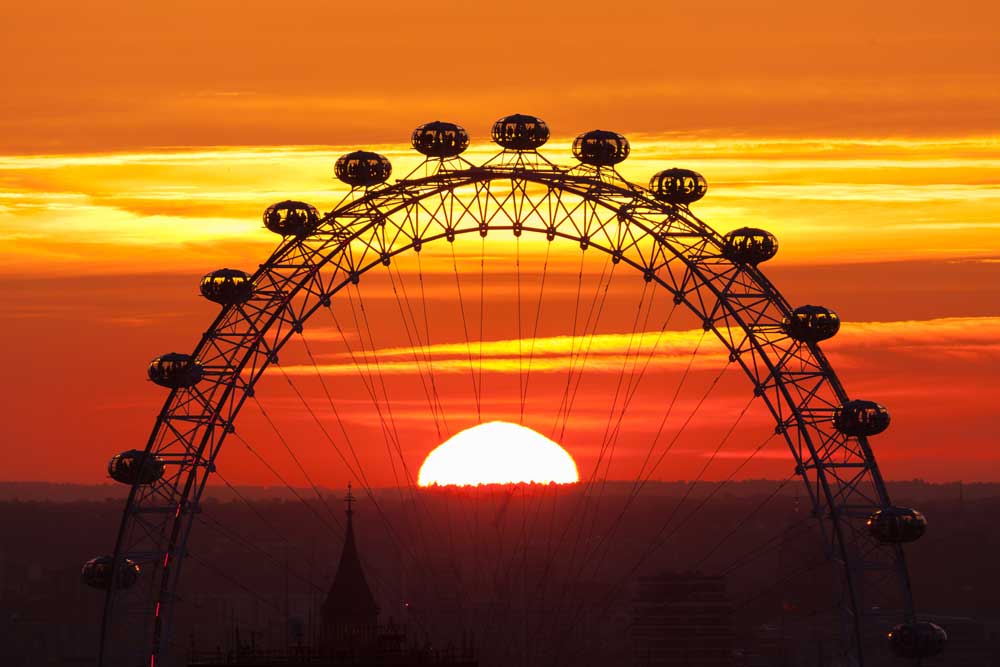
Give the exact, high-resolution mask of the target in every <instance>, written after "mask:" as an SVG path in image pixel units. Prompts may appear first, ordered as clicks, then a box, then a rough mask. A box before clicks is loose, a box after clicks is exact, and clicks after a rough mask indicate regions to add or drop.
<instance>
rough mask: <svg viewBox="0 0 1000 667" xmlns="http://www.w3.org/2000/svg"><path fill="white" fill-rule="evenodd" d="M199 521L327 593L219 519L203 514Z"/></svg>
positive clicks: (315, 589) (299, 579) (312, 586)
mask: <svg viewBox="0 0 1000 667" xmlns="http://www.w3.org/2000/svg"><path fill="white" fill-rule="evenodd" d="M198 521H200V522H202V523H204V524H205V525H206V527H208V528H211V529H212V530H214V531H216V532H218V533H220V534H222V535H223V536H225V537H226V538H227V539H229V540H230V541H231V542H232V543H233V544H236V545H238V546H239V547H241V548H243V549H246V550H247V551H250V552H253V553H256V554H259V555H260V556H261V557H262V558H264V559H265V560H266V561H267V562H268V563H270V564H271V565H273V566H275V567H276V568H278V570H279V571H281V570H284V571H286V572H288V574H290V575H291V576H292V577H294V578H295V579H297V580H298V581H299V582H301V583H303V584H306V585H307V586H309V587H310V588H312V589H313V590H314V591H316V592H319V593H325V592H326V589H325V588H324V587H323V586H322V585H320V584H318V583H316V581H315V580H313V579H309V578H307V577H305V576H304V575H302V574H300V573H299V571H298V570H296V569H294V568H292V567H290V566H289V565H288V563H284V562H282V561H280V560H278V559H277V558H276V557H275V556H274V554H272V553H271V552H269V551H267V550H266V549H264V548H263V547H261V546H260V545H259V544H257V543H256V542H251V541H250V540H248V539H247V538H245V537H243V536H242V535H240V534H239V533H237V532H236V531H234V530H232V529H230V528H229V527H227V526H226V525H225V524H224V523H222V522H221V521H219V520H218V519H215V518H213V517H211V516H210V515H208V514H207V513H205V512H202V513H201V514H199V515H198ZM285 546H286V547H287V546H288V543H287V542H285Z"/></svg>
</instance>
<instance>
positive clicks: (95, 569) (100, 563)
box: [80, 556, 139, 591]
mask: <svg viewBox="0 0 1000 667" xmlns="http://www.w3.org/2000/svg"><path fill="white" fill-rule="evenodd" d="M114 563H115V559H114V558H113V557H112V556H98V557H97V558H91V559H90V560H88V561H87V562H86V563H84V564H83V569H81V570H80V578H81V579H82V580H83V583H85V584H87V585H88V586H90V587H91V588H98V589H100V590H102V591H106V590H108V589H109V588H111V585H112V580H115V581H114V587H115V588H118V589H121V588H129V587H130V586H132V584H134V583H135V582H136V580H138V579H139V564H138V563H136V562H135V561H133V560H130V559H128V558H125V559H124V560H123V561H122V562H121V564H120V565H119V567H118V576H117V577H115V576H114V569H115V568H114Z"/></svg>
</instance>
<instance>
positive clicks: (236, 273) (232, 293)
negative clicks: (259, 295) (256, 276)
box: [199, 269, 254, 306]
mask: <svg viewBox="0 0 1000 667" xmlns="http://www.w3.org/2000/svg"><path fill="white" fill-rule="evenodd" d="M253 288H254V285H253V281H252V280H251V279H250V274H249V273H247V272H246V271H240V270H239V269H217V270H215V271H212V272H211V273H209V274H207V275H206V276H204V277H203V278H202V279H201V284H200V285H199V289H200V290H201V295H202V296H203V297H205V298H206V299H208V300H209V301H214V302H215V303H220V304H222V305H223V306H231V305H235V304H238V303H246V302H247V301H249V300H250V297H252V296H253Z"/></svg>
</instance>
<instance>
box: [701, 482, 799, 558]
mask: <svg viewBox="0 0 1000 667" xmlns="http://www.w3.org/2000/svg"><path fill="white" fill-rule="evenodd" d="M795 477H796V475H795V474H794V473H793V474H791V475H789V476H788V477H786V478H785V479H783V480H781V482H780V483H779V484H777V485H776V486H775V487H774V490H772V491H771V493H769V494H768V495H767V496H765V497H764V499H763V500H761V501H760V502H759V503H757V504H756V505H754V507H753V509H751V510H750V511H749V512H747V513H746V514H745V515H743V516H741V517H740V518H739V520H737V521H736V522H734V523H733V526H732V528H730V529H729V530H728V531H727V532H726V533H725V535H723V536H722V537H721V538H720V539H719V541H718V542H716V543H715V544H714V545H713V546H712V547H710V548H709V550H708V551H707V552H705V554H704V555H703V556H702V557H701V558H699V559H698V560H697V561H695V564H694V568H693V569H694V570H696V571H697V570H700V569H701V568H702V566H704V565H705V564H706V563H707V562H708V561H710V560H711V559H712V556H714V555H715V554H716V553H718V551H719V549H721V548H722V547H723V546H724V545H725V544H726V543H727V542H728V541H729V540H730V539H732V538H733V537H734V536H735V535H736V534H737V533H739V532H740V529H742V528H744V527H745V526H748V525H750V521H751V519H753V518H754V517H755V516H757V514H758V513H760V511H761V510H763V509H764V507H766V506H767V505H768V504H769V503H770V502H771V501H772V500H774V499H775V498H776V497H777V496H778V494H779V493H781V490H782V489H784V488H785V486H787V485H788V483H789V482H791V481H792V480H793V479H795Z"/></svg>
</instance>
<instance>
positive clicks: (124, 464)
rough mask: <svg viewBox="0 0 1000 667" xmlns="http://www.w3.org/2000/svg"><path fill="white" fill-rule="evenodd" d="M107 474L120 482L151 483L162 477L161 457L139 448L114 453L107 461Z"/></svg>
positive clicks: (129, 483)
mask: <svg viewBox="0 0 1000 667" xmlns="http://www.w3.org/2000/svg"><path fill="white" fill-rule="evenodd" d="M108 475H109V476H110V477H111V479H113V480H115V481H116V482H121V483H122V484H128V485H130V486H131V485H133V484H152V483H153V482H155V481H156V480H158V479H160V478H161V477H163V459H161V458H160V457H158V456H156V455H155V454H152V453H150V454H147V453H146V452H144V451H142V450H140V449H130V450H128V451H125V452H122V453H121V454H115V455H114V456H112V457H111V460H110V461H109V462H108Z"/></svg>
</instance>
